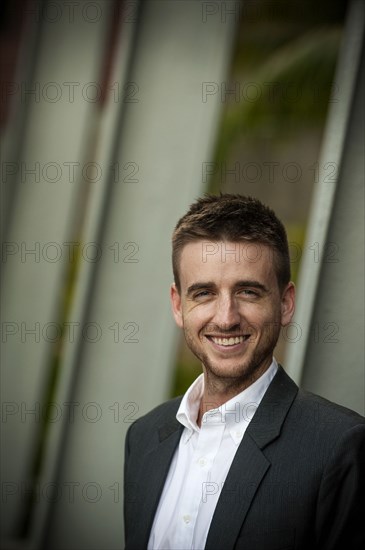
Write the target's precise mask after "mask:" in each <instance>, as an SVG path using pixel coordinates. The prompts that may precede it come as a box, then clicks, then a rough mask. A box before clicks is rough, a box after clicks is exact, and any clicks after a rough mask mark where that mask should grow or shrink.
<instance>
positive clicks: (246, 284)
mask: <svg viewBox="0 0 365 550" xmlns="http://www.w3.org/2000/svg"><path fill="white" fill-rule="evenodd" d="M215 288H216V284H215V283H213V282H212V281H207V282H206V283H203V282H199V283H194V284H192V285H190V286H189V287H188V289H187V291H186V295H187V296H190V295H191V294H193V292H195V291H196V290H204V289H215ZM239 288H256V289H257V290H261V291H262V292H264V293H267V292H269V290H268V289H267V288H266V286H265V285H263V284H262V283H259V281H254V280H242V281H237V283H235V284H234V286H233V289H234V290H238V289H239Z"/></svg>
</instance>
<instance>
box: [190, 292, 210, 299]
mask: <svg viewBox="0 0 365 550" xmlns="http://www.w3.org/2000/svg"><path fill="white" fill-rule="evenodd" d="M211 294H212V293H211V292H210V291H209V290H200V291H199V292H197V293H196V294H194V299H195V300H199V298H206V297H208V296H211Z"/></svg>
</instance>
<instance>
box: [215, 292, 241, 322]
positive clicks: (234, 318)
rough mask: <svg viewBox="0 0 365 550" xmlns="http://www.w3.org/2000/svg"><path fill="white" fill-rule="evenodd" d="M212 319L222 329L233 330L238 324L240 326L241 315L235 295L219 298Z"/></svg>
mask: <svg viewBox="0 0 365 550" xmlns="http://www.w3.org/2000/svg"><path fill="white" fill-rule="evenodd" d="M212 321H213V322H214V323H215V324H216V325H217V326H218V327H219V328H220V330H222V331H227V330H232V328H233V327H237V325H238V326H240V323H241V316H240V312H239V309H238V304H237V302H236V300H235V298H234V297H233V296H221V297H220V298H219V299H218V300H217V302H216V309H215V314H214V319H212Z"/></svg>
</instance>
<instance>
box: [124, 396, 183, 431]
mask: <svg viewBox="0 0 365 550" xmlns="http://www.w3.org/2000/svg"><path fill="white" fill-rule="evenodd" d="M182 397H183V396H182V395H180V396H178V397H175V398H173V399H169V401H165V402H164V403H161V405H158V406H157V407H155V408H154V409H152V410H151V411H149V412H148V413H147V414H145V415H143V416H141V417H140V418H137V420H135V422H133V424H131V426H130V427H129V431H133V432H134V433H135V434H137V433H145V432H146V430H150V429H151V428H153V427H157V428H158V427H159V426H161V425H163V424H166V422H168V421H172V420H174V419H175V416H176V413H177V410H178V408H179V405H180V403H181V400H182Z"/></svg>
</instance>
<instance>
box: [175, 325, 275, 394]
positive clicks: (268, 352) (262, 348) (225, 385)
mask: <svg viewBox="0 0 365 550" xmlns="http://www.w3.org/2000/svg"><path fill="white" fill-rule="evenodd" d="M279 332H280V329H277V330H273V332H272V333H271V332H269V334H267V335H266V336H265V338H264V340H263V341H262V342H261V343H260V342H259V343H258V345H256V347H255V348H254V349H253V350H252V351H251V350H247V351H246V353H245V356H244V357H242V358H238V359H237V364H236V365H234V366H232V365H231V366H230V368H229V371H228V372H225V371H224V367H222V366H221V365H219V364H218V363H217V362H213V361H212V360H211V358H210V357H209V354H208V353H205V351H204V349H203V345H201V347H199V346H198V345H197V343H196V342H195V340H194V338H193V337H192V336H191V335H190V332H189V330H188V329H186V328H185V327H184V336H185V341H186V343H187V346H188V347H189V349H190V350H191V352H192V353H193V354H194V355H195V357H197V358H198V359H199V360H200V361H201V363H202V366H203V371H204V372H205V374H206V383H207V389H208V391H209V393H217V392H222V391H224V392H227V391H232V392H233V391H237V393H238V392H241V391H243V390H244V389H245V388H247V387H248V386H250V385H251V384H253V383H254V382H255V381H256V380H257V379H258V378H260V376H261V375H262V374H264V372H265V371H266V370H267V369H268V368H269V366H270V364H271V362H272V357H273V351H274V348H275V346H276V343H277V341H278V338H279ZM227 337H229V336H228V335H227ZM203 339H204V335H201V336H200V341H202V340H203Z"/></svg>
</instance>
